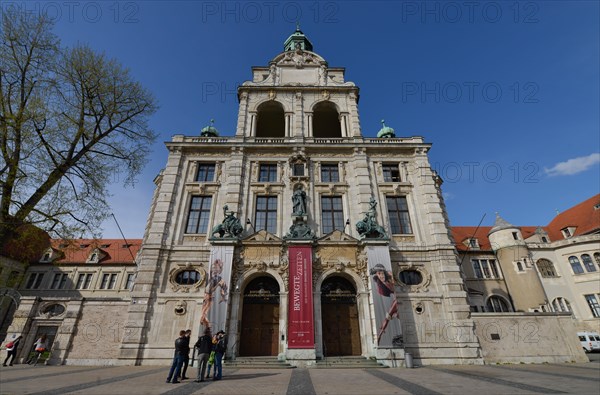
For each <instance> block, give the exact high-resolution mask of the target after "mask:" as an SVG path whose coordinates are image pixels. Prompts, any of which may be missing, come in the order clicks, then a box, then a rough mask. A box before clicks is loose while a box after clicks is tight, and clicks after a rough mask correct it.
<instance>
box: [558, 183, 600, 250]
mask: <svg viewBox="0 0 600 395" xmlns="http://www.w3.org/2000/svg"><path fill="white" fill-rule="evenodd" d="M599 204H600V194H598V195H596V196H594V197H591V198H589V199H588V200H586V201H584V202H581V203H579V204H578V205H576V206H573V207H571V208H570V209H568V210H565V211H563V212H562V213H560V214H558V215H557V216H556V217H554V219H553V220H552V221H551V222H550V223H549V224H548V226H547V231H548V235H549V236H550V240H553V241H556V240H561V239H564V236H563V235H562V232H561V229H564V228H567V227H571V226H572V227H575V228H576V229H575V232H574V233H573V236H581V235H585V234H588V233H593V232H594V231H598V230H600V209H596V208H594V206H595V205H599Z"/></svg>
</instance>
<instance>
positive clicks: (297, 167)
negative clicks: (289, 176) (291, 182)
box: [294, 163, 304, 177]
mask: <svg viewBox="0 0 600 395" xmlns="http://www.w3.org/2000/svg"><path fill="white" fill-rule="evenodd" d="M294 175H295V176H296V177H302V176H304V164H303V163H295V164H294Z"/></svg>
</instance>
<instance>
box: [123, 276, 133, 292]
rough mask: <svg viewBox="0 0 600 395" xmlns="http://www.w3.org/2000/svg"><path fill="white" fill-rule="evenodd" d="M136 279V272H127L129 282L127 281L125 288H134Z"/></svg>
mask: <svg viewBox="0 0 600 395" xmlns="http://www.w3.org/2000/svg"><path fill="white" fill-rule="evenodd" d="M134 280H135V273H127V282H126V283H125V289H128V290H130V291H131V290H132V289H133V282H134Z"/></svg>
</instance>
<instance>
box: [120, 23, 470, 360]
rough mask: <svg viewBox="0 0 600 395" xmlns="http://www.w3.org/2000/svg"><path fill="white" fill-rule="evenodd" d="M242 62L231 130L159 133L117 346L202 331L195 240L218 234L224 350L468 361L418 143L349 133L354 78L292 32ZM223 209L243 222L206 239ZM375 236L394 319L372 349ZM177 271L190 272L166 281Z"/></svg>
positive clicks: (442, 232)
mask: <svg viewBox="0 0 600 395" xmlns="http://www.w3.org/2000/svg"><path fill="white" fill-rule="evenodd" d="M252 73H253V74H252V80H251V81H247V82H245V83H244V84H243V85H241V86H240V87H239V90H238V96H239V113H238V122H237V130H236V132H235V135H234V136H231V137H223V136H219V134H218V132H217V131H216V129H215V128H214V126H210V127H206V128H204V129H203V130H202V133H201V136H199V137H198V136H196V137H186V136H181V135H176V136H174V137H173V139H172V141H171V142H168V143H167V148H168V150H169V157H168V160H167V164H166V167H165V168H164V170H163V171H162V172H161V174H160V175H159V176H158V177H157V178H156V180H155V181H156V192H155V194H154V198H153V201H152V207H151V210H150V216H149V219H148V224H147V228H146V232H145V234H144V241H143V246H142V249H141V251H140V260H139V263H140V265H139V271H138V277H137V281H136V284H135V287H134V289H133V292H132V299H133V302H134V303H133V304H131V305H130V308H129V318H128V320H127V322H128V323H130V325H129V326H128V327H127V331H128V333H131V334H132V336H129V337H128V338H127V339H126V340H125V341H124V342H123V345H122V348H121V355H120V358H121V360H124V361H131V362H135V363H156V362H158V361H161V362H164V361H167V360H168V359H169V358H170V357H171V354H172V350H171V348H172V341H173V338H174V336H175V334H176V333H177V331H179V330H180V329H182V328H192V330H193V331H194V333H195V334H196V333H199V331H200V330H202V328H201V327H200V326H199V323H200V322H201V310H202V306H203V303H207V302H206V297H205V293H204V285H205V282H206V281H207V277H210V274H209V273H208V271H209V265H210V257H211V249H214V248H215V246H219V245H229V246H231V251H232V254H233V256H232V260H231V266H232V269H231V270H232V274H231V283H230V289H229V290H228V292H230V297H229V299H228V302H229V309H228V313H227V314H228V316H227V320H226V321H225V322H222V323H219V324H218V325H219V326H220V327H219V328H218V329H224V330H225V331H226V332H227V334H228V337H229V349H228V351H227V357H228V358H236V357H239V356H253V355H268V356H273V357H278V358H280V359H285V360H287V361H288V362H290V363H292V364H295V365H311V364H313V363H314V362H315V361H316V360H318V359H321V358H323V357H330V356H342V355H354V356H363V357H375V358H377V360H379V361H381V362H383V363H387V364H391V361H392V360H402V359H403V358H404V353H405V351H410V352H412V353H413V354H414V356H415V357H416V358H417V359H418V360H421V361H423V363H482V360H481V356H480V352H479V342H478V340H477V337H476V336H475V333H474V327H473V322H472V321H471V319H470V318H469V305H468V303H467V295H466V293H465V291H464V289H463V281H462V278H461V275H460V270H459V267H458V263H457V257H456V252H455V249H454V246H453V242H452V240H451V237H450V232H449V227H448V219H447V215H446V212H445V206H444V202H443V200H442V194H441V191H440V185H441V179H440V178H439V177H438V176H437V175H436V174H435V173H434V172H433V171H432V170H431V167H430V164H429V161H428V157H427V152H428V151H429V149H430V144H428V143H426V142H424V141H423V139H422V138H421V137H407V138H399V137H396V136H395V133H394V131H393V129H391V128H389V127H385V126H384V128H382V130H381V131H380V133H379V137H377V138H367V137H363V135H362V132H361V124H360V120H359V113H358V97H359V89H358V87H357V86H356V85H355V84H354V83H352V82H349V81H346V80H345V78H344V69H343V68H336V67H330V66H329V65H328V64H327V62H326V61H325V60H324V59H323V58H322V57H321V56H319V55H318V54H317V53H315V52H313V51H312V44H311V43H310V41H309V40H308V39H307V38H306V36H305V35H304V34H303V33H302V32H301V31H296V32H295V33H294V34H292V36H290V38H289V39H288V40H287V41H286V43H285V45H284V52H282V53H280V54H279V55H277V56H275V57H274V58H273V60H272V61H271V62H269V64H268V66H265V67H254V68H253V69H252ZM296 192H297V193H298V194H302V195H303V197H302V199H303V200H302V201H298V200H296V198H295V193H296ZM296 203H298V205H296ZM224 207H225V208H224ZM223 208H224V209H223ZM223 210H225V212H223ZM230 213H233V216H234V217H235V218H236V219H238V220H241V221H239V224H241V225H242V226H243V231H241V233H239V234H236V235H235V237H229V238H228V237H227V235H225V237H221V236H223V235H220V234H219V232H218V230H219V229H218V228H219V226H220V225H219V224H221V222H222V221H223V225H224V224H225V220H224V218H225V217H227V216H229V215H231V214H230ZM215 227H216V228H215ZM298 245H303V246H308V247H310V253H311V261H310V262H309V263H308V264H309V265H310V266H311V268H310V269H311V272H312V278H311V289H312V297H313V300H314V305H313V307H314V309H313V317H311V318H310V319H311V320H314V339H312V340H311V343H310V346H309V347H307V348H305V349H301V350H298V349H296V348H292V347H290V344H289V343H288V337H289V336H290V334H289V333H288V332H289V326H290V313H291V312H290V309H289V306H290V299H291V296H290V295H291V293H292V289H291V286H290V285H289V284H290V281H291V280H290V272H291V270H290V264H292V262H290V259H289V254H290V250H293V249H294V248H296V246H298ZM378 248H383V250H385V251H386V252H385V253H387V254H388V255H387V256H388V257H389V258H387V259H389V260H390V262H389V264H390V265H391V272H392V275H393V281H394V282H395V292H396V297H397V306H394V307H393V308H394V309H396V310H395V311H394V314H393V315H394V317H390V318H392V319H394V320H397V319H398V318H399V322H400V325H401V329H400V331H401V332H399V333H398V336H396V338H395V340H394V345H393V346H391V347H386V348H382V347H378V346H377V339H378V337H379V336H381V333H378V332H381V331H382V329H381V325H379V324H378V323H376V319H375V313H374V309H375V307H374V296H373V295H374V291H375V290H374V285H373V284H374V283H373V280H372V277H373V271H371V272H370V271H369V258H368V250H369V249H371V250H373V251H375V250H377V249H378ZM383 250H382V251H383ZM294 251H295V250H294ZM182 273H188V274H189V275H190V276H194V278H197V279H198V282H197V283H195V284H193V285H191V284H190V285H180V284H178V283H177V281H176V279H177V277H178V276H181V275H182ZM186 275H187V274H186ZM256 295H262V296H264V297H262V298H260V299H261V301H260V302H257V299H256ZM375 295H376V294H375ZM181 306H185V309H184V312H183V313H182V312H181V310H178V309H179V307H181ZM387 324H388V322H386V324H385V325H387ZM221 326H223V327H221ZM213 329H216V328H213ZM383 332H385V329H384V330H383ZM448 333H452V336H451V339H449V337H448ZM311 336H312V334H311ZM259 339H260V341H259Z"/></svg>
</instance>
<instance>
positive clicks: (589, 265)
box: [581, 254, 598, 273]
mask: <svg viewBox="0 0 600 395" xmlns="http://www.w3.org/2000/svg"><path fill="white" fill-rule="evenodd" d="M581 262H583V267H584V268H585V270H586V271H587V272H588V273H594V272H596V271H598V269H596V266H595V265H594V261H593V260H592V257H591V256H590V255H589V254H582V255H581Z"/></svg>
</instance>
